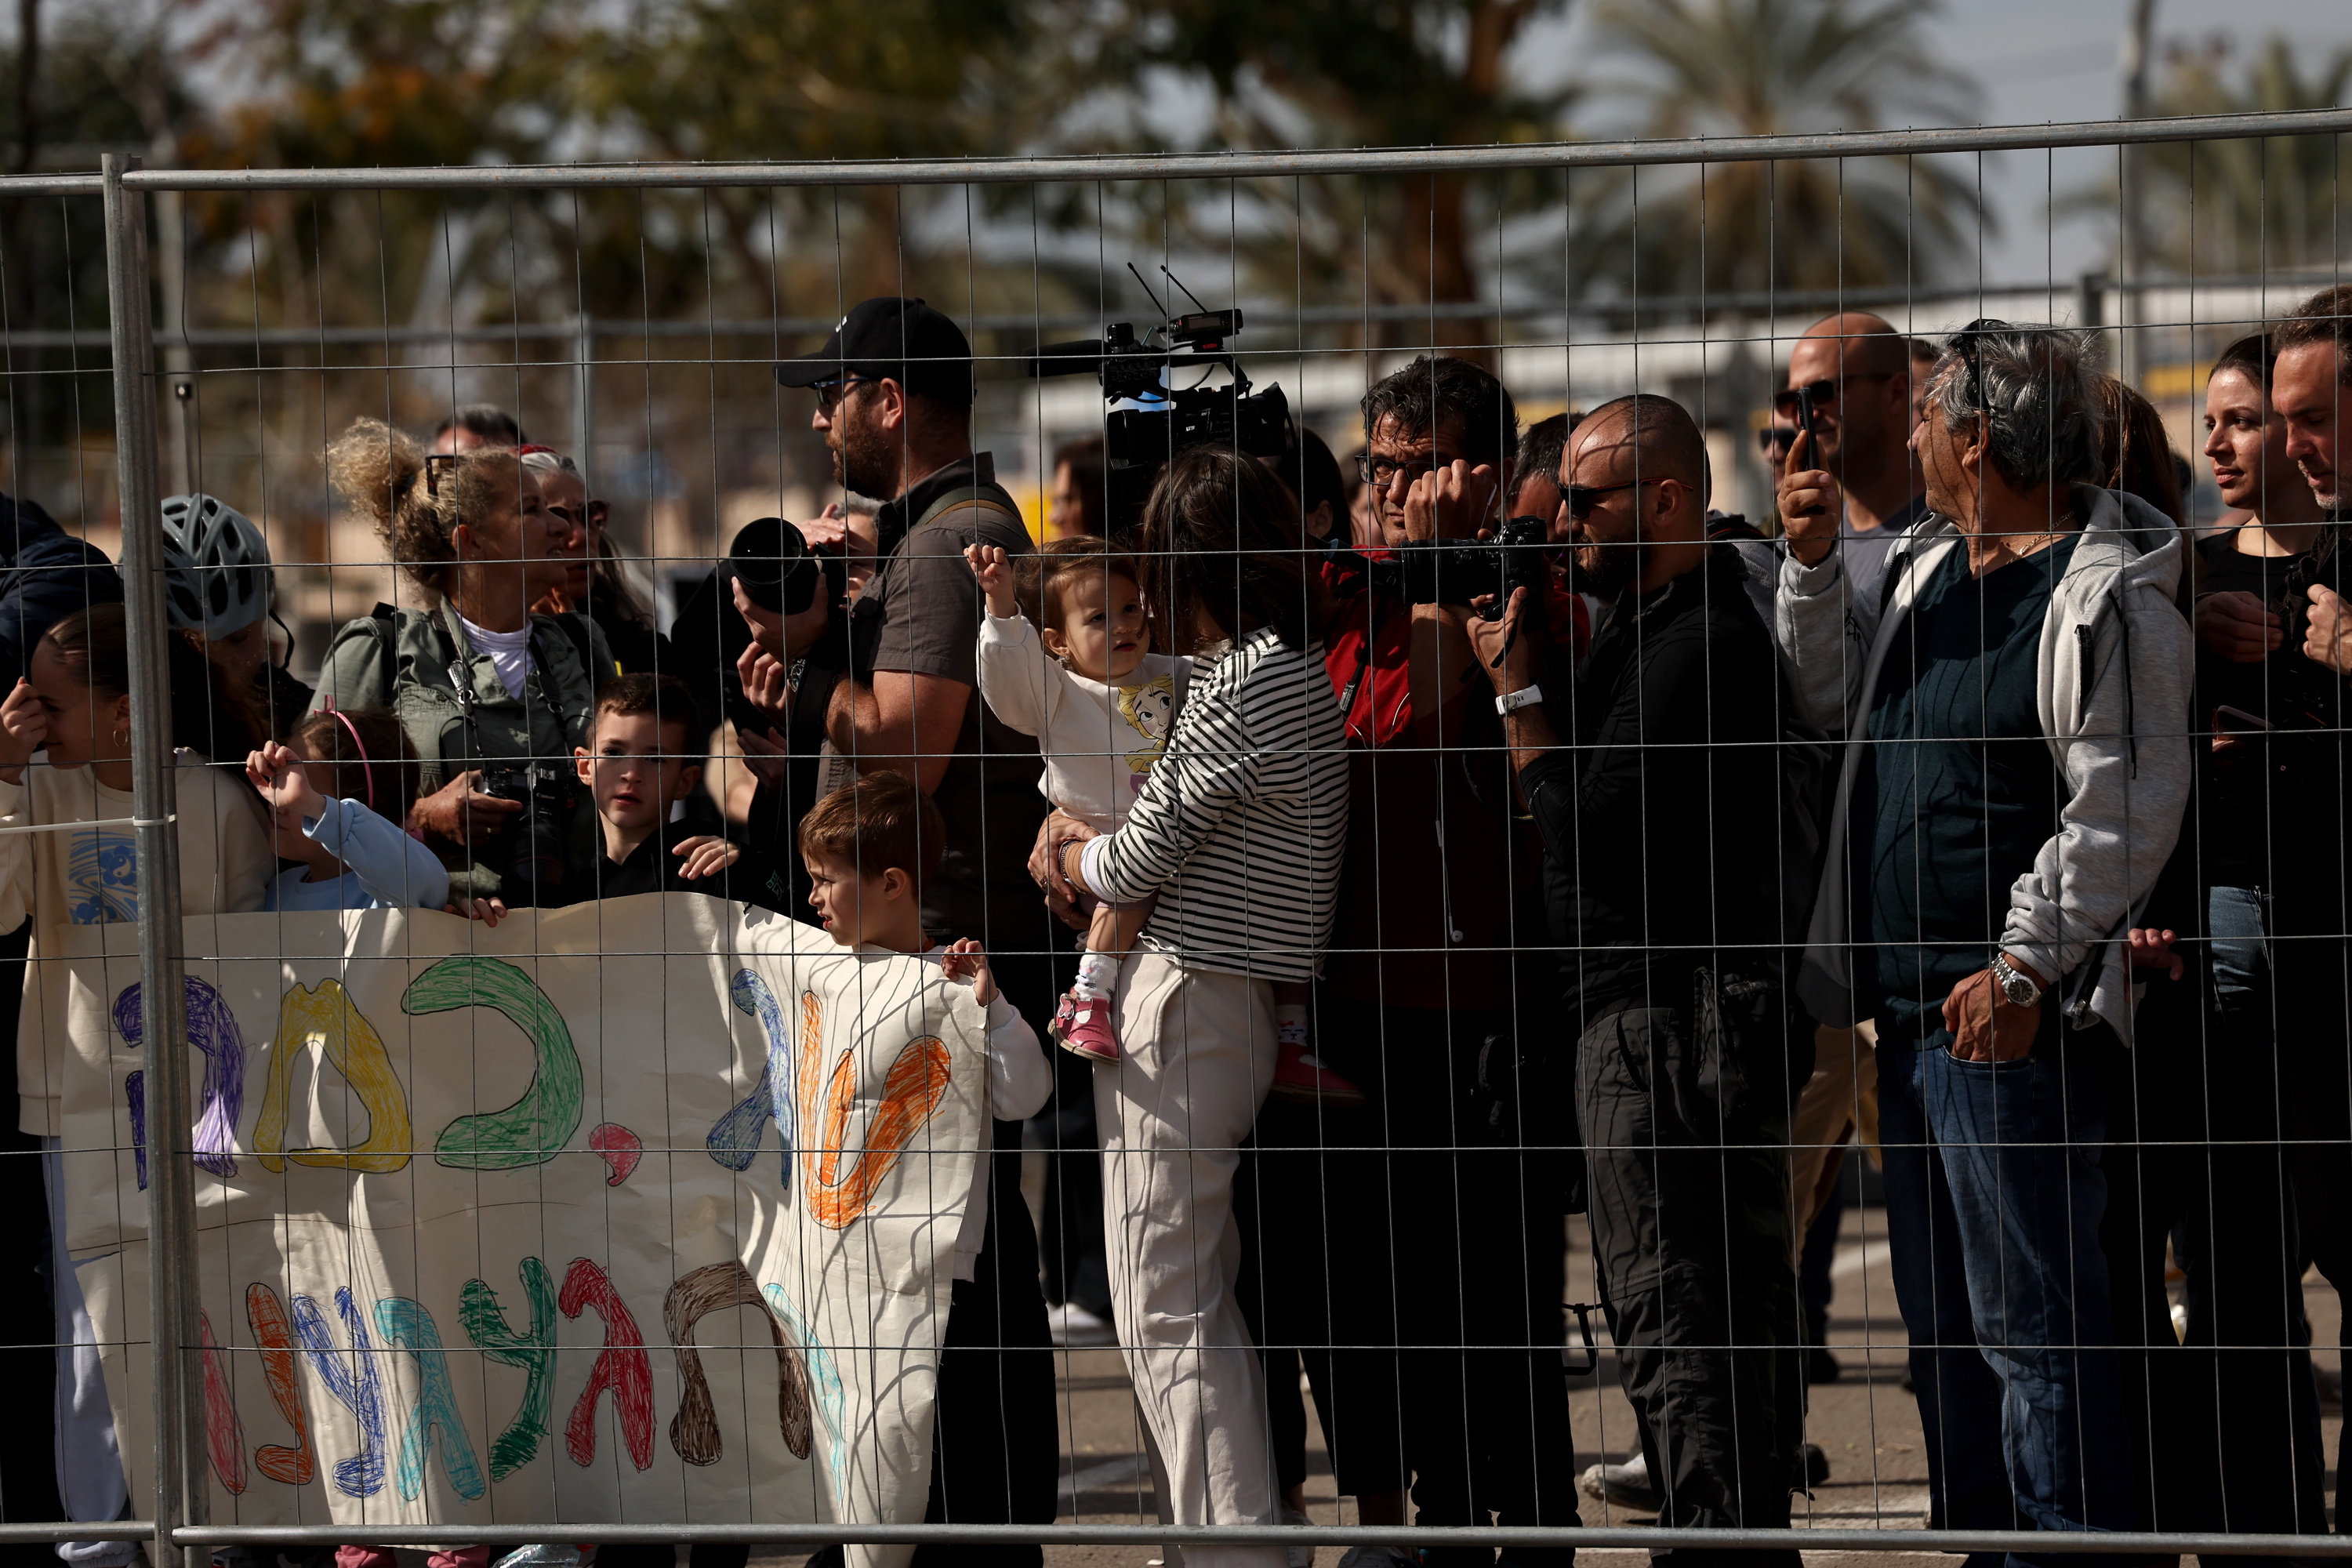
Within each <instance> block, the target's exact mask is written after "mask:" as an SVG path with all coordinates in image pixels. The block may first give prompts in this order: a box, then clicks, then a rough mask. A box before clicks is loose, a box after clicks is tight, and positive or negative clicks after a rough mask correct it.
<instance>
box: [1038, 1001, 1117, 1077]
mask: <svg viewBox="0 0 2352 1568" xmlns="http://www.w3.org/2000/svg"><path fill="white" fill-rule="evenodd" d="M1050 1027H1051V1029H1052V1031H1053V1035H1054V1038H1055V1039H1057V1040H1059V1041H1061V1042H1062V1048H1063V1049H1064V1050H1066V1051H1073V1052H1076V1054H1077V1055H1079V1056H1082V1057H1085V1058H1088V1059H1089V1060H1091V1061H1098V1062H1115V1061H1117V1060H1118V1035H1117V1034H1116V1033H1115V1032H1113V1030H1112V1029H1111V1026H1110V998H1109V997H1108V996H1081V995H1079V994H1078V993H1077V989H1076V987H1075V986H1073V987H1072V988H1071V989H1069V990H1067V991H1065V992H1063V993H1062V1005H1060V1006H1058V1007H1056V1008H1055V1009H1054V1022H1053V1023H1052V1025H1051V1026H1050Z"/></svg>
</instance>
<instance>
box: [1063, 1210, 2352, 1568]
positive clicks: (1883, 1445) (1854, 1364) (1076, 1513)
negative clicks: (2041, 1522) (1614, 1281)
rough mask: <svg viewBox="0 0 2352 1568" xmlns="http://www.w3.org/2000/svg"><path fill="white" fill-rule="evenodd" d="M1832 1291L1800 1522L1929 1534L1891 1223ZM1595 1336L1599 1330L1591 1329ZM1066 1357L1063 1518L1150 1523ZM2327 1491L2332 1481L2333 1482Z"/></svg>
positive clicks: (1886, 1558)
mask: <svg viewBox="0 0 2352 1568" xmlns="http://www.w3.org/2000/svg"><path fill="white" fill-rule="evenodd" d="M1569 1245H1570V1259H1571V1268H1572V1272H1571V1275H1570V1291H1569V1293H1570V1297H1571V1298H1573V1299H1576V1300H1593V1299H1594V1298H1595V1297H1596V1296H1597V1295H1598V1292H1597V1291H1595V1290H1593V1289H1591V1283H1592V1282H1591V1272H1590V1268H1591V1265H1590V1252H1589V1250H1588V1249H1587V1247H1586V1246H1585V1238H1584V1234H1583V1229H1582V1226H1581V1222H1572V1223H1571V1225H1570V1232H1569ZM1834 1274H1835V1279H1836V1286H1837V1294H1836V1298H1835V1300H1834V1301H1833V1303H1832V1308H1831V1323H1830V1340H1831V1342H1832V1346H1833V1347H1834V1349H1835V1353H1836V1355H1837V1357H1838V1359H1839V1362H1840V1363H1841V1364H1842V1365H1843V1367H1844V1369H1845V1375H1844V1377H1843V1379H1842V1380H1841V1381H1839V1382H1837V1383H1835V1384H1824V1385H1821V1386H1817V1387H1815V1388H1814V1389H1813V1390H1812V1400H1811V1407H1810V1412H1809V1415H1808V1418H1807V1430H1808V1434H1809V1436H1811V1438H1812V1440H1813V1441H1815V1442H1817V1443H1819V1444H1821V1445H1822V1447H1823V1448H1824V1449H1826V1450H1827V1451H1828V1454H1829V1456H1830V1463H1831V1471H1830V1479H1829V1480H1828V1482H1827V1483H1826V1484H1825V1485H1823V1486H1822V1487H1821V1488H1819V1489H1817V1490H1816V1491H1815V1493H1814V1495H1813V1497H1812V1498H1811V1500H1810V1501H1809V1500H1805V1499H1798V1500H1797V1505H1798V1510H1799V1512H1798V1521H1799V1522H1800V1523H1801V1524H1802V1523H1808V1522H1811V1523H1817V1524H1822V1525H1834V1526H1837V1527H1840V1528H1846V1529H1852V1528H1855V1527H1862V1528H1868V1527H1870V1526H1872V1525H1879V1526H1884V1527H1886V1528H1890V1529H1906V1528H1907V1529H1918V1528H1924V1527H1925V1526H1926V1524H1927V1457H1926V1454H1925V1452H1924V1451H1923V1448H1922V1445H1921V1436H1920V1429H1919V1416H1918V1411H1917V1407H1916V1405H1914V1403H1913V1401H1912V1398H1911V1395H1910V1394H1907V1393H1906V1392H1905V1391H1904V1389H1903V1386H1902V1376H1903V1363H1904V1353H1903V1351H1904V1344H1905V1338H1904V1332H1903V1323H1902V1320H1901V1318H1900V1316H1899V1315H1898V1314H1897V1313H1896V1311H1895V1287H1894V1280H1893V1279H1892V1277H1891V1276H1890V1274H1889V1273H1888V1270H1887V1257H1886V1243H1885V1232H1884V1213H1883V1211H1881V1210H1879V1209H1876V1208H1862V1209H1849V1210H1848V1211H1847V1213H1846V1215H1845V1222H1844V1228H1843V1236H1842V1237H1841V1241H1840V1246H1839V1249H1838V1254H1837V1260H1836V1263H1835V1266H1834ZM2305 1294H2306V1298H2307V1300H2308V1302H2309V1306H2310V1311H2311V1316H2312V1320H2313V1325H2312V1326H2313V1331H2314V1340H2315V1342H2316V1343H2318V1344H2320V1345H2324V1346H2327V1347H2330V1348H2329V1349H2328V1350H2327V1351H2326V1352H2323V1353H2322V1354H2321V1355H2320V1357H2319V1359H2320V1361H2321V1363H2322V1364H2323V1365H2324V1366H2326V1367H2329V1368H2335V1367H2336V1366H2337V1363H2338V1357H2337V1354H2336V1351H2335V1350H2334V1349H2333V1347H2334V1346H2335V1344H2336V1322H2337V1307H2336V1296H2335V1292H2334V1291H2332V1290H2330V1289H2328V1288H2327V1287H2326V1285H2325V1284H2324V1283H2320V1282H2319V1281H2318V1280H2317V1278H2316V1276H2315V1277H2314V1279H2313V1281H2312V1283H2311V1284H2310V1285H2309V1286H2308V1288H2307V1289H2306V1292H2305ZM1595 1327H1596V1331H1598V1329H1599V1325H1598V1323H1597V1322H1596V1325H1595ZM1060 1359H1061V1363H1062V1367H1063V1373H1062V1380H1061V1382H1062V1395H1061V1397H1062V1411H1063V1434H1064V1442H1065V1445H1066V1463H1067V1468H1066V1471H1065V1473H1066V1476H1067V1477H1068V1478H1069V1479H1070V1480H1074V1481H1075V1482H1076V1485H1075V1487H1072V1486H1070V1485H1069V1484H1068V1482H1066V1483H1065V1490H1064V1500H1063V1508H1064V1513H1063V1517H1064V1519H1066V1520H1068V1519H1083V1520H1086V1521H1090V1522H1110V1521H1133V1520H1140V1519H1146V1518H1150V1517H1152V1516H1153V1515H1152V1499H1151V1482H1150V1474H1149V1472H1148V1471H1147V1470H1146V1469H1145V1468H1144V1466H1143V1461H1142V1459H1141V1457H1140V1453H1139V1450H1140V1447H1141V1445H1140V1444H1139V1441H1138V1439H1137V1436H1136V1423H1135V1415H1134V1405H1133V1401H1132V1395H1131V1394H1130V1391H1129V1387H1128V1383H1127V1378H1126V1375H1125V1373H1124V1370H1123V1369H1122V1367H1121V1365H1120V1363H1119V1359H1118V1356H1117V1355H1116V1354H1115V1353H1114V1352H1108V1351H1083V1352H1072V1353H1068V1354H1066V1355H1064V1356H1063V1357H1062V1358H1060ZM1570 1409H1571V1415H1572V1418H1573V1420H1574V1423H1575V1429H1576V1443H1577V1463H1578V1464H1579V1466H1580V1467H1581V1466H1583V1465H1585V1464H1589V1463H1591V1461H1592V1460H1594V1459H1596V1458H1601V1457H1602V1456H1604V1455H1605V1456H1607V1457H1608V1458H1622V1457H1624V1456H1625V1455H1626V1454H1628V1453H1630V1452H1632V1451H1633V1447H1634V1444H1633V1436H1632V1433H1633V1426H1632V1420H1633V1411H1632V1407H1631V1406H1630V1405H1627V1404H1626V1402H1625V1398H1624V1395H1623V1394H1621V1393H1620V1392H1619V1391H1618V1386H1617V1371H1616V1367H1615V1364H1614V1363H1613V1362H1612V1360H1611V1359H1610V1358H1609V1356H1608V1355H1607V1353H1606V1345H1605V1343H1604V1346H1603V1354H1602V1358H1601V1369H1600V1373H1599V1375H1598V1376H1597V1377H1586V1378H1583V1379H1580V1380H1579V1381H1578V1383H1576V1384H1574V1385H1573V1386H1572V1390H1571V1394H1570ZM2326 1415H2327V1447H2328V1452H2329V1453H2330V1454H2333V1453H2334V1452H2335V1447H2336V1433H2337V1429H2338V1428H2339V1427H2340V1426H2342V1422H2343V1413H2342V1411H2341V1409H2340V1408H2339V1407H2336V1406H2333V1405H2331V1406H2329V1407H2328V1408H2327V1412H2326ZM1308 1420H1309V1426H1308V1444H1309V1454H1308V1461H1307V1462H1308V1468H1309V1476H1308V1480H1307V1510H1308V1513H1309V1515H1310V1516H1311V1517H1312V1518H1314V1519H1315V1520H1316V1521H1319V1522H1331V1523H1346V1524H1352V1523H1354V1522H1356V1520H1355V1514H1354V1509H1353V1507H1352V1505H1350V1504H1347V1503H1343V1502H1342V1501H1341V1500H1339V1498H1338V1497H1337V1496H1335V1495H1334V1493H1333V1491H1332V1487H1331V1476H1330V1470H1329V1468H1328V1465H1327V1464H1326V1463H1325V1462H1324V1458H1323V1452H1322V1438H1321V1434H1320V1433H1319V1431H1318V1430H1317V1429H1316V1428H1315V1426H1313V1406H1312V1405H1309V1406H1308ZM2328 1481H2329V1485H2330V1487H2331V1488H2332V1487H2333V1486H2334V1484H2335V1477H2334V1475H2333V1473H2332V1472H2331V1474H2330V1476H2329V1478H2328ZM1585 1519H1586V1521H1587V1522H1588V1523H1599V1522H1601V1521H1603V1520H1604V1519H1606V1520H1607V1521H1609V1522H1612V1523H1635V1522H1646V1521H1644V1520H1640V1519H1639V1518H1638V1517H1628V1516H1625V1515H1622V1514H1613V1513H1610V1512H1607V1511H1606V1510H1602V1509H1601V1508H1599V1507H1597V1506H1587V1508H1586V1511H1585ZM1159 1558H1160V1552H1158V1551H1157V1550H1155V1549H1152V1548H1149V1547H1103V1548H1076V1547H1062V1548H1049V1549H1048V1550H1047V1551H1046V1553H1045V1560H1046V1564H1047V1568H1150V1564H1151V1563H1154V1562H1156V1561H1157V1560H1158V1559H1159ZM1338 1560H1339V1552H1338V1551H1337V1550H1336V1549H1332V1548H1328V1547H1327V1548H1325V1549H1324V1550H1323V1551H1322V1552H1320V1553H1319V1554H1318V1564H1317V1568H1335V1565H1336V1563H1338ZM1580 1561H1581V1562H1583V1563H1586V1564H1588V1565H1589V1568H1634V1565H1635V1564H1640V1563H1646V1561H1647V1559H1646V1557H1645V1555H1644V1554H1643V1553H1640V1552H1585V1553H1581V1554H1580ZM1812 1561H1813V1562H1814V1563H1818V1564H1824V1565H1827V1564H1836V1565H1838V1568H1846V1565H1848V1564H1852V1565H1853V1568H1862V1565H1864V1564H1875V1563H1887V1564H1894V1563H1904V1564H1906V1568H1944V1565H1945V1564H1947V1563H1948V1561H1949V1560H1947V1559H1943V1558H1939V1557H1930V1556H1906V1555H1905V1554H1900V1553H1892V1552H1889V1553H1882V1554H1870V1553H1850V1552H1823V1553H1819V1554H1817V1555H1815V1556H1814V1557H1813V1559H1812Z"/></svg>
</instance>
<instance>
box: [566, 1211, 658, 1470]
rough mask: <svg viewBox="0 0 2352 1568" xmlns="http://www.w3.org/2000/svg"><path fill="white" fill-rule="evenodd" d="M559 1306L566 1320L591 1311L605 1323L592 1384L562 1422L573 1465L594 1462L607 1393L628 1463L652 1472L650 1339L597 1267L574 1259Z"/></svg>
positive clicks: (590, 1378) (590, 1373) (591, 1371)
mask: <svg viewBox="0 0 2352 1568" xmlns="http://www.w3.org/2000/svg"><path fill="white" fill-rule="evenodd" d="M555 1304H556V1305H557V1306H558V1307H560V1308H562V1310H563V1315H564V1316H565V1317H567V1318H576V1317H578V1316H579V1315H580V1313H581V1310H583V1308H587V1307H593V1308H595V1309H596V1315H597V1316H598V1317H600V1318H602V1319H604V1349H603V1350H601V1351H599V1352H596V1364H595V1365H593V1366H592V1367H590V1368H589V1369H588V1386H587V1387H585V1388H583V1389H582V1390H581V1391H580V1398H579V1400H578V1401H577V1402H576V1403H574V1404H573V1405H572V1418H571V1419H570V1420H568V1421H566V1422H565V1423H564V1424H563V1446H564V1448H565V1449H566V1451H568V1452H569V1453H570V1454H571V1456H572V1463H573V1464H575V1465H578V1466H579V1467H580V1468H582V1469H583V1470H584V1469H586V1468H588V1467H589V1466H590V1465H592V1464H593V1463H595V1461H596V1402H597V1401H598V1400H599V1399H601V1398H602V1397H604V1391H605V1390H607V1389H610V1390H611V1391H612V1394H613V1415H614V1418H615V1419H616V1420H618V1421H619V1422H620V1424H621V1441H622V1442H624V1443H625V1444H626V1445H628V1449H629V1462H630V1463H632V1464H634V1465H635V1466H636V1467H637V1468H639V1469H641V1470H650V1469H652V1468H654V1371H653V1363H651V1362H650V1361H648V1360H647V1359H646V1337H645V1335H644V1334H642V1333H640V1332H638V1331H637V1320H636V1319H635V1318H634V1317H632V1316H631V1315H630V1313H629V1309H628V1307H627V1306H626V1305H625V1303H624V1302H623V1301H622V1300H621V1293H620V1292H619V1291H617V1290H615V1289H613V1281H612V1279H610V1278H609V1277H607V1276H606V1274H605V1273H604V1270H603V1269H602V1268H598V1267H597V1266H596V1265H595V1264H593V1263H591V1262H590V1261H589V1260H588V1259H586V1258H573V1259H572V1267H571V1268H569V1269H567V1270H565V1271H564V1275H563V1293H562V1295H561V1296H559V1297H557V1298H556V1302H555Z"/></svg>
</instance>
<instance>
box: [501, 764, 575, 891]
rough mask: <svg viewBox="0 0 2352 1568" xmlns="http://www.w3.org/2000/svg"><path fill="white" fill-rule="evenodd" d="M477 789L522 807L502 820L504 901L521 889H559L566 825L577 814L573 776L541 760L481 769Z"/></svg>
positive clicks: (568, 855) (568, 844)
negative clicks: (505, 824) (504, 823)
mask: <svg viewBox="0 0 2352 1568" xmlns="http://www.w3.org/2000/svg"><path fill="white" fill-rule="evenodd" d="M481 790H482V793H483V794H484V795H495V796H497V797H498V798H499V799H500V800H510V801H513V802H514V803H515V804H516V805H520V806H521V807H522V811H521V813H520V815H519V816H515V817H513V818H512V819H511V820H509V822H508V824H507V826H506V832H505V833H504V835H503V836H502V840H503V841H502V844H501V846H500V848H501V849H503V851H504V852H505V855H506V862H507V863H506V864H505V865H504V866H503V867H500V868H499V871H500V873H501V876H500V881H501V885H502V889H503V890H504V897H505V899H506V901H507V902H508V903H509V904H513V903H519V902H520V901H521V900H520V898H519V897H518V894H519V892H520V889H521V888H522V887H531V888H560V887H562V885H563V881H564V872H565V870H566V869H567V868H569V867H570V866H571V864H572V823H573V821H574V820H575V819H576V818H577V817H578V816H579V813H580V779H579V776H578V775H577V774H576V773H573V772H572V770H570V769H568V768H558V767H551V766H550V765H548V764H547V763H526V764H524V765H522V766H520V767H515V766H508V767H497V768H488V767H486V768H484V769H483V770H482V784H481ZM531 901H532V902H534V903H537V902H541V901H543V900H540V899H538V898H536V897H534V898H533V899H532V900H531Z"/></svg>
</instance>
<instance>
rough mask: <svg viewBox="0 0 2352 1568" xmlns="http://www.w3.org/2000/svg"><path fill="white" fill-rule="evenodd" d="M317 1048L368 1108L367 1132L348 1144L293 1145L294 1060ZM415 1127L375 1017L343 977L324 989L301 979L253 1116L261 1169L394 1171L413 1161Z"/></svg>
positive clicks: (285, 1007)
mask: <svg viewBox="0 0 2352 1568" xmlns="http://www.w3.org/2000/svg"><path fill="white" fill-rule="evenodd" d="M314 1046H315V1047H319V1048H320V1051H321V1052H322V1054H323V1055H324V1056H325V1058H326V1062H327V1065H328V1066H329V1067H331V1068H334V1069H335V1070H336V1071H337V1072H339V1073H341V1074H342V1075H343V1081H344V1082H345V1083H348V1084H350V1085H351V1086H352V1093H354V1094H356V1095H358V1096H359V1099H360V1105H361V1106H362V1108H363V1109H364V1110H366V1111H367V1115H368V1135H367V1136H366V1137H365V1138H363V1139H362V1140H360V1142H357V1143H354V1144H352V1145H351V1146H350V1147H349V1148H347V1149H313V1148H304V1149H295V1150H291V1151H289V1150H288V1149H287V1147H286V1115H287V1110H288V1104H289V1101H290V1100H292V1098H293V1094H294V1064H295V1062H296V1061H297V1060H298V1059H299V1058H302V1057H305V1056H308V1055H309V1054H310V1048H311V1047H314ZM414 1147H415V1131H413V1130H412V1129H411V1127H410V1125H409V1117H408V1091H407V1090H406V1089H403V1088H402V1087H401V1085H400V1079H399V1077H398V1076H397V1075H396V1074H394V1072H393V1070H392V1053H391V1052H389V1051H387V1050H386V1049H384V1045H383V1036H382V1035H379V1034H377V1033H376V1029H375V1026H374V1025H373V1024H372V1023H370V1022H369V1021H368V1016H367V1015H366V1014H364V1013H362V1012H361V1011H360V1010H359V1009H358V1008H357V1007H354V1006H352V999H351V997H350V996H349V995H347V994H345V993H344V991H343V986H342V983H341V981H339V980H334V979H327V980H321V981H320V982H319V986H318V989H317V990H315V991H314V990H312V989H310V987H309V986H307V985H299V984H298V985H296V986H295V987H294V988H293V989H292V990H290V991H289V992H287V993H286V994H285V996H284V997H283V998H282V999H281V1000H280V1001H279V1002H278V1038H277V1040H276V1042H275V1043H274V1044H273V1045H272V1047H271V1048H270V1052H269V1081H268V1083H267V1084H266V1085H264V1086H263V1088H262V1091H261V1113H260V1114H259V1115H258V1116H257V1117H255V1118H254V1122H253V1152H254V1154H255V1156H256V1157H257V1158H258V1159H259V1160H260V1161H261V1166H262V1169H264V1170H266V1171H269V1172H272V1173H275V1172H278V1171H282V1170H284V1169H285V1168H286V1162H287V1161H288V1160H289V1159H290V1160H292V1161H293V1162H294V1163H296V1164H298V1165H327V1166H340V1167H341V1168H343V1169H345V1170H351V1171H366V1172H370V1173H374V1174H377V1175H384V1174H388V1173H391V1172H394V1171H397V1170H399V1169H400V1168H401V1167H403V1166H404V1165H405V1164H407V1163H408V1152H409V1151H410V1150H411V1149H412V1148H414Z"/></svg>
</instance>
